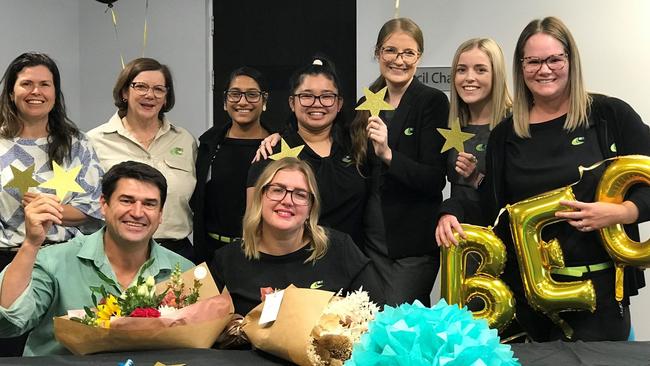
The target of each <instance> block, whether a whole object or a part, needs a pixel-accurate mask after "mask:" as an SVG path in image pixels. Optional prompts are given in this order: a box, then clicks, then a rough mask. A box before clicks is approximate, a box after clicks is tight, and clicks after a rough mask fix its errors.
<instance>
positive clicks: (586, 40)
mask: <svg viewBox="0 0 650 366" xmlns="http://www.w3.org/2000/svg"><path fill="white" fill-rule="evenodd" d="M394 4H395V1H394V0H357V21H358V23H357V86H358V89H357V95H358V96H361V95H363V93H362V90H363V89H362V88H363V86H366V85H368V84H370V82H372V81H373V80H374V79H375V78H376V77H377V75H378V66H377V64H376V62H375V60H374V59H373V57H372V56H373V47H374V44H375V42H376V37H377V32H378V31H379V28H380V27H381V25H382V24H383V23H384V22H385V21H386V20H388V19H390V18H392V17H393V14H394ZM400 4H401V6H400V16H403V17H409V18H412V19H413V20H414V21H415V22H416V23H418V24H419V25H420V27H421V28H422V31H423V32H424V39H425V45H424V47H425V52H424V54H423V58H422V61H421V63H420V66H450V65H451V59H452V57H453V55H454V52H455V51H456V47H457V46H458V45H459V44H460V43H461V42H463V41H465V40H466V39H469V38H473V37H491V38H493V39H495V40H496V41H497V42H499V44H500V45H501V47H502V48H503V51H504V54H505V57H506V61H507V70H508V73H509V74H510V73H511V69H512V55H513V52H514V48H515V43H516V42H517V37H518V36H519V33H520V32H521V30H522V29H523V28H524V27H525V26H526V24H528V22H529V21H531V20H532V19H535V18H541V17H545V16H550V15H555V16H558V17H560V18H561V19H562V20H563V21H564V22H565V23H566V24H567V26H568V27H569V29H570V30H571V32H572V33H573V36H574V38H575V39H576V42H577V43H578V47H579V49H580V54H581V57H582V65H583V68H584V77H585V80H586V84H587V88H588V89H589V90H590V91H595V92H601V93H605V94H608V95H612V96H616V97H619V98H621V99H623V100H625V101H627V102H628V103H629V104H630V105H632V107H633V108H634V109H635V110H636V111H637V112H638V113H639V114H640V115H641V117H642V118H643V120H644V121H646V122H650V103H649V102H648V92H647V91H645V90H642V88H645V87H646V86H647V85H649V84H650V73H648V71H647V65H648V60H650V46H649V45H650V22H648V20H647V19H648V15H650V2H648V1H646V0H626V1H620V2H612V1H607V0H596V1H593V0H574V1H565V0H547V1H535V2H531V1H493V2H477V1H470V0H438V1H430V0H409V1H401V2H400ZM364 9H371V11H368V12H365V11H363V10H364ZM510 80H511V79H510ZM511 91H512V89H511ZM447 195H448V190H447ZM649 228H650V225H648V224H644V225H643V226H642V234H641V235H642V239H647V238H648V236H650V230H649ZM647 280H648V281H650V277H648V278H647ZM439 294H440V290H439V283H436V287H435V288H434V292H433V293H432V298H433V299H435V300H437V299H438V298H439ZM648 308H650V289H647V288H646V289H642V290H641V294H640V295H639V296H637V297H634V298H633V299H632V323H633V325H634V330H635V332H636V336H637V339H638V340H650V321H649V320H650V315H647V314H646V312H645V310H646V309H648Z"/></svg>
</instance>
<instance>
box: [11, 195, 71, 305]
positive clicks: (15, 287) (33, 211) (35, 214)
mask: <svg viewBox="0 0 650 366" xmlns="http://www.w3.org/2000/svg"><path fill="white" fill-rule="evenodd" d="M62 219H63V207H62V206H61V204H60V203H59V200H58V198H57V197H56V196H53V195H49V194H48V195H46V194H44V195H41V196H39V197H38V198H37V199H35V200H34V201H32V202H30V203H29V204H28V205H27V206H26V207H25V241H24V242H23V244H22V246H21V247H20V250H18V253H16V257H15V258H14V260H13V261H11V263H10V264H9V265H8V266H7V268H6V269H5V273H4V276H3V280H2V284H1V285H0V286H1V287H0V306H2V307H3V308H9V307H11V305H12V304H13V303H14V301H16V299H17V298H18V297H19V296H20V295H21V294H22V293H23V292H24V291H25V289H26V288H27V286H28V285H29V282H30V280H31V278H32V271H33V269H34V263H35V262H36V254H38V250H39V249H40V247H41V244H43V242H44V241H45V235H46V234H47V232H48V230H49V229H50V227H52V224H57V225H61V224H62Z"/></svg>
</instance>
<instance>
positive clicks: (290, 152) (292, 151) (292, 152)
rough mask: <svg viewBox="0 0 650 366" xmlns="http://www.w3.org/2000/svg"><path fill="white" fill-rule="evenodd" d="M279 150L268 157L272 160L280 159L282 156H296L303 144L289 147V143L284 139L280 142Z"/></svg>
mask: <svg viewBox="0 0 650 366" xmlns="http://www.w3.org/2000/svg"><path fill="white" fill-rule="evenodd" d="M280 144H281V145H280V152H279V153H277V154H273V155H271V156H269V158H271V159H273V160H280V159H282V158H297V157H298V154H300V152H301V151H302V148H303V147H305V145H300V146H296V147H289V144H287V142H286V141H284V139H282V141H281V142H280Z"/></svg>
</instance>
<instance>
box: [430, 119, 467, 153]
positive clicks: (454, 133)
mask: <svg viewBox="0 0 650 366" xmlns="http://www.w3.org/2000/svg"><path fill="white" fill-rule="evenodd" d="M436 130H438V132H440V134H441V135H442V137H444V138H445V145H444V146H443V147H442V150H440V152H441V153H443V152H445V151H447V150H449V149H451V148H454V149H456V150H458V152H465V147H464V146H463V142H465V141H467V140H469V139H471V138H472V137H474V134H473V133H468V132H463V131H461V130H460V120H459V119H458V118H456V120H455V121H454V122H453V123H452V124H451V129H446V128H436Z"/></svg>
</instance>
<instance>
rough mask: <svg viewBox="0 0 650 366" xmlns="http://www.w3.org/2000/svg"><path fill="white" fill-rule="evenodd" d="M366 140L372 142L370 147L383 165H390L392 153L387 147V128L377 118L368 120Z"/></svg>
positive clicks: (373, 117)
mask: <svg viewBox="0 0 650 366" xmlns="http://www.w3.org/2000/svg"><path fill="white" fill-rule="evenodd" d="M366 133H367V134H368V138H369V139H370V141H372V147H373V148H374V150H375V155H377V156H378V157H379V158H380V159H381V160H382V161H383V162H384V163H386V164H390V162H391V160H392V159H393V151H392V150H391V149H390V147H388V127H386V124H385V123H384V121H382V120H381V118H379V117H378V116H372V117H370V118H368V125H367V126H366Z"/></svg>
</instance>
